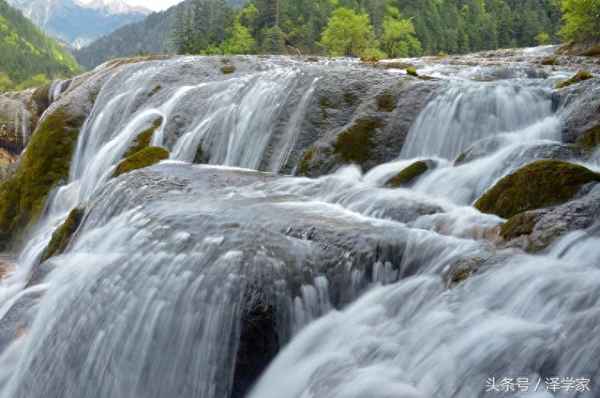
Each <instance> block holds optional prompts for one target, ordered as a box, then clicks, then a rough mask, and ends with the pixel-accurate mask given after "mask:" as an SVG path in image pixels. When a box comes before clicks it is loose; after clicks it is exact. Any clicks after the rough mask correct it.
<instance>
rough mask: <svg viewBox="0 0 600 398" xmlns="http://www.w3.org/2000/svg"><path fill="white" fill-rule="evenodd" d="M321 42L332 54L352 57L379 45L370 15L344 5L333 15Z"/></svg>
mask: <svg viewBox="0 0 600 398" xmlns="http://www.w3.org/2000/svg"><path fill="white" fill-rule="evenodd" d="M321 44H322V45H323V46H324V47H325V48H327V51H328V52H329V54H330V55H333V56H350V57H351V56H354V57H360V56H362V55H363V54H365V53H366V52H367V51H368V50H371V49H373V48H377V47H378V43H377V40H376V39H375V32H374V31H373V26H372V25H371V23H370V20H369V15H367V14H363V13H357V12H355V11H354V10H351V9H348V8H343V7H341V8H338V9H337V10H335V11H334V12H333V14H332V15H331V18H330V19H329V23H328V24H327V27H326V28H325V31H323V35H322V38H321Z"/></svg>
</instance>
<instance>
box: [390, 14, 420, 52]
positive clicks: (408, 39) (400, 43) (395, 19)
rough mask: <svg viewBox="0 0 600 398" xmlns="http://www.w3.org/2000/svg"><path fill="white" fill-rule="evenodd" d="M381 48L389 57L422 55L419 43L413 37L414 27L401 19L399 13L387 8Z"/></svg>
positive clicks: (406, 20) (408, 21) (409, 22)
mask: <svg viewBox="0 0 600 398" xmlns="http://www.w3.org/2000/svg"><path fill="white" fill-rule="evenodd" d="M381 47H382V49H383V51H385V52H386V53H387V55H388V56H389V57H409V56H417V55H420V54H421V53H422V51H423V50H422V48H421V42H419V39H417V38H416V37H415V27H414V25H413V24H412V22H411V21H410V19H402V18H401V16H400V11H399V10H398V9H397V8H395V7H388V10H387V15H386V16H385V17H384V19H383V34H382V36H381Z"/></svg>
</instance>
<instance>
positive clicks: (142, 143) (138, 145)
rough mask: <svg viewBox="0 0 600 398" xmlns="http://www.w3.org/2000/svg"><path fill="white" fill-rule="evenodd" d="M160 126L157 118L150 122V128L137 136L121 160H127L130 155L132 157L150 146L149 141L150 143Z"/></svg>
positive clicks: (160, 121) (160, 122)
mask: <svg viewBox="0 0 600 398" xmlns="http://www.w3.org/2000/svg"><path fill="white" fill-rule="evenodd" d="M161 124H162V118H158V119H156V120H155V121H154V122H152V126H151V127H149V128H147V129H146V130H144V131H142V132H141V133H140V134H138V136H137V138H136V139H135V140H134V141H133V143H132V144H131V146H130V147H129V149H127V152H125V155H123V158H128V157H130V156H131V155H134V154H135V153H137V152H139V151H141V150H143V149H146V148H148V147H149V146H150V141H152V136H153V135H154V133H155V132H156V130H158V128H159V127H160V125H161Z"/></svg>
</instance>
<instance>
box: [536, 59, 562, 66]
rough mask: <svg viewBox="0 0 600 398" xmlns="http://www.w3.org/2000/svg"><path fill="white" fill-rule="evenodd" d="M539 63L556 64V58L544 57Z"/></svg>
mask: <svg viewBox="0 0 600 398" xmlns="http://www.w3.org/2000/svg"><path fill="white" fill-rule="evenodd" d="M540 63H541V64H542V65H545V66H554V65H558V58H556V57H548V58H544V59H542V61H541V62H540Z"/></svg>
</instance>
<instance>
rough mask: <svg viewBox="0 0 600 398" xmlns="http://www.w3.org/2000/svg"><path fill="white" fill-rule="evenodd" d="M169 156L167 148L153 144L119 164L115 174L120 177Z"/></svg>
mask: <svg viewBox="0 0 600 398" xmlns="http://www.w3.org/2000/svg"><path fill="white" fill-rule="evenodd" d="M168 158H169V152H168V151H167V150H166V149H164V148H160V147H154V146H151V147H148V148H145V149H142V150H141V151H139V152H136V153H134V154H133V155H131V156H129V157H127V158H125V159H124V160H123V161H122V162H121V163H119V165H118V166H117V169H116V170H115V174H114V176H115V177H118V176H120V175H122V174H125V173H129V172H130V171H133V170H138V169H143V168H145V167H149V166H152V165H154V164H156V163H158V162H160V161H161V160H165V159H168Z"/></svg>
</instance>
